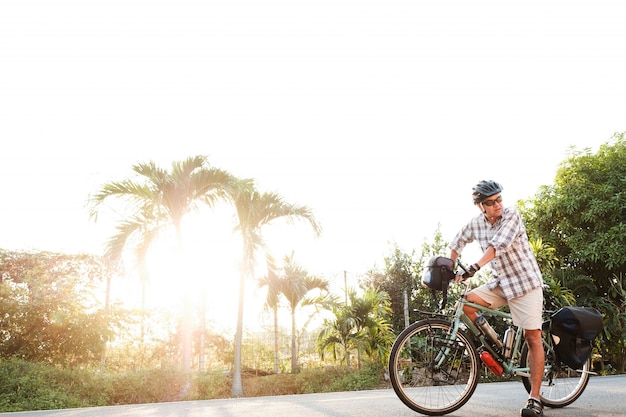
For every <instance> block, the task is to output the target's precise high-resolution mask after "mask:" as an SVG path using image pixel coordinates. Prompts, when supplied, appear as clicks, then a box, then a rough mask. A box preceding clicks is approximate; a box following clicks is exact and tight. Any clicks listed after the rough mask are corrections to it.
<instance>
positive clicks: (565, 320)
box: [550, 307, 602, 369]
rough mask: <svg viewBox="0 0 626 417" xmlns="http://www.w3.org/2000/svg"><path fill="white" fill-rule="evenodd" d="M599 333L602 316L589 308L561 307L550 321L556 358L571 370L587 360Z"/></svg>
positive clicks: (579, 366)
mask: <svg viewBox="0 0 626 417" xmlns="http://www.w3.org/2000/svg"><path fill="white" fill-rule="evenodd" d="M601 332H602V314H600V312H599V311H598V310H596V309H595V308H591V307H563V308H561V309H560V310H559V311H557V312H556V313H554V314H553V315H552V318H551V320H550V333H551V334H552V338H553V340H554V344H555V345H556V346H555V351H556V355H557V358H558V359H559V360H560V361H561V362H563V363H564V364H566V365H567V366H569V367H570V368H572V369H580V368H581V367H582V366H583V364H584V363H585V362H586V361H587V359H589V356H590V355H591V349H592V345H591V343H592V342H593V340H594V339H595V338H596V337H597V336H598V335H599V334H600V333H601Z"/></svg>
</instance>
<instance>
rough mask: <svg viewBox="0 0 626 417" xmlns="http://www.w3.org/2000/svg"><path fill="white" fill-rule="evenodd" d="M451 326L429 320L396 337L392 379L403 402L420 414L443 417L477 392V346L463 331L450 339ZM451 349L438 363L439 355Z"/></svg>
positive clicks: (391, 363) (394, 387)
mask: <svg viewBox="0 0 626 417" xmlns="http://www.w3.org/2000/svg"><path fill="white" fill-rule="evenodd" d="M450 331H451V325H450V323H448V322H446V321H444V320H439V319H426V320H422V321H418V322H416V323H413V324H412V325H410V326H409V327H407V328H406V329H404V330H403V331H402V332H401V333H400V335H399V336H398V337H397V338H396V340H395V342H394V344H393V347H392V349H391V353H390V355H389V379H390V380H391V385H392V387H393V389H394V391H395V393H396V395H397V396H398V398H400V400H401V401H402V402H403V403H404V404H405V405H406V406H407V407H409V408H410V409H412V410H413V411H417V412H418V413H422V414H426V415H430V416H440V415H444V414H448V413H451V412H453V411H455V410H458V409H459V408H460V407H462V406H463V405H464V404H465V403H466V402H467V401H469V399H470V397H471V396H472V394H473V393H474V390H475V389H476V385H477V384H478V378H479V374H480V369H481V367H480V362H479V358H478V353H477V352H476V348H475V347H474V343H473V342H472V340H471V339H470V338H468V337H467V335H466V334H465V333H463V332H462V331H460V330H459V331H458V332H457V334H456V338H455V340H454V341H450V340H449V334H450ZM444 349H445V350H447V351H448V352H447V354H446V355H445V358H444V359H442V360H441V361H440V362H439V365H437V364H435V358H436V356H437V354H439V353H440V352H442V350H444Z"/></svg>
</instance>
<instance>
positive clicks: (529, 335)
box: [524, 329, 545, 399]
mask: <svg viewBox="0 0 626 417" xmlns="http://www.w3.org/2000/svg"><path fill="white" fill-rule="evenodd" d="M524 337H525V338H526V343H528V360H529V362H530V363H529V365H530V386H531V389H530V396H531V397H533V398H536V399H539V395H540V388H541V380H542V379H543V369H544V362H545V358H544V355H543V344H542V341H541V330H539V329H537V330H524Z"/></svg>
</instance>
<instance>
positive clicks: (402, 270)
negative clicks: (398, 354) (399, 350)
mask: <svg viewBox="0 0 626 417" xmlns="http://www.w3.org/2000/svg"><path fill="white" fill-rule="evenodd" d="M384 262H385V269H384V270H383V271H376V270H371V271H369V272H368V274H367V278H366V279H364V280H363V281H362V282H361V285H362V286H363V287H364V288H373V289H374V290H376V291H384V292H386V293H387V294H388V295H389V299H390V302H391V309H392V315H391V323H392V326H393V329H394V330H395V331H396V332H398V333H399V332H400V331H402V329H404V328H405V327H406V326H408V324H409V320H410V319H409V298H410V295H411V293H412V292H413V290H414V289H415V288H416V287H417V274H416V268H415V253H414V252H412V253H408V252H404V251H403V250H402V249H400V248H399V247H398V245H397V243H393V244H392V245H391V249H390V253H389V254H388V255H387V256H385V258H384Z"/></svg>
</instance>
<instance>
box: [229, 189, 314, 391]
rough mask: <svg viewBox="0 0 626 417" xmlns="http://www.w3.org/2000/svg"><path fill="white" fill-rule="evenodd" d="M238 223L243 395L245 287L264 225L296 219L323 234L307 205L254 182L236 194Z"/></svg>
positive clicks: (237, 371) (237, 378) (236, 384)
mask: <svg viewBox="0 0 626 417" xmlns="http://www.w3.org/2000/svg"><path fill="white" fill-rule="evenodd" d="M232 198H233V203H234V205H235V209H236V214H237V220H238V224H237V226H236V231H238V232H239V233H240V234H241V238H242V245H243V248H242V258H241V266H240V271H241V272H240V276H239V302H238V308H237V325H236V330H235V358H234V361H235V363H234V365H233V386H232V395H233V396H235V397H240V396H242V395H243V386H242V383H241V347H242V342H243V308H244V288H245V282H246V279H247V278H252V277H253V276H254V265H255V262H256V252H257V251H258V250H261V249H264V248H265V242H264V239H263V235H262V229H263V227H264V226H266V225H268V224H270V223H272V222H274V221H276V220H279V219H284V220H286V221H287V222H289V223H294V221H296V220H303V221H307V222H308V223H309V224H310V225H311V226H312V228H313V230H314V232H315V234H316V236H317V235H319V234H320V233H321V227H320V225H319V224H318V223H317V220H316V219H315V217H314V215H313V212H312V211H311V209H310V208H308V207H306V206H299V205H294V204H289V203H287V202H286V201H285V200H284V199H283V198H282V197H281V196H280V195H279V194H277V193H273V192H270V193H261V192H259V191H258V190H257V189H256V187H255V186H254V183H253V181H251V180H241V181H239V184H238V186H237V188H236V190H235V192H234V193H233V194H232Z"/></svg>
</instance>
